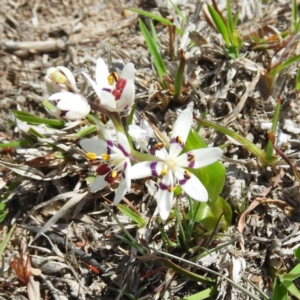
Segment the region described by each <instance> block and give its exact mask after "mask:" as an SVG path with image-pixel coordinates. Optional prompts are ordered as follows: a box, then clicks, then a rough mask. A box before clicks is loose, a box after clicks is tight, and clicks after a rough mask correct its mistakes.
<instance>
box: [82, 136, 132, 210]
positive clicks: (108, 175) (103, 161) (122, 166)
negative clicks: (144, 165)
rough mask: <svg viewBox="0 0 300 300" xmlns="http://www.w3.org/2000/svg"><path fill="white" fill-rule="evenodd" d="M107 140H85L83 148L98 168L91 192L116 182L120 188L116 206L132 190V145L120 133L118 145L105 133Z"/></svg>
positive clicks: (116, 194)
mask: <svg viewBox="0 0 300 300" xmlns="http://www.w3.org/2000/svg"><path fill="white" fill-rule="evenodd" d="M104 136H105V140H98V139H83V140H81V141H80V145H81V147H82V148H83V149H84V150H85V151H86V152H87V153H86V157H87V158H88V159H89V160H90V161H91V163H92V165H94V166H95V168H96V173H97V177H96V178H95V180H94V181H93V183H92V185H91V188H90V190H91V192H97V191H99V190H101V189H103V188H104V187H106V186H107V185H109V184H112V183H113V182H115V181H116V180H119V181H120V183H119V186H118V188H117V190H116V193H115V197H114V205H116V204H118V203H119V202H120V201H121V200H122V198H123V197H124V195H125V194H126V192H127V191H128V190H129V189H130V186H131V180H130V175H129V172H130V169H131V162H130V153H131V149H130V145H129V143H128V140H127V137H126V135H125V134H123V133H121V132H118V134H117V139H118V141H117V143H116V145H115V143H114V142H113V139H112V138H111V136H110V134H109V133H108V132H107V131H105V132H104Z"/></svg>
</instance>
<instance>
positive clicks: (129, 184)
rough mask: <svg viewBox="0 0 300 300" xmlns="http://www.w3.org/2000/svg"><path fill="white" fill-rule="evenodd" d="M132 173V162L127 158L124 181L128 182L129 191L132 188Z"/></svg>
mask: <svg viewBox="0 0 300 300" xmlns="http://www.w3.org/2000/svg"><path fill="white" fill-rule="evenodd" d="M130 171H131V162H130V159H129V158H126V166H125V165H124V180H125V182H126V186H127V190H129V189H130V187H131V179H130Z"/></svg>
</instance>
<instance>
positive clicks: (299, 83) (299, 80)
mask: <svg viewBox="0 0 300 300" xmlns="http://www.w3.org/2000/svg"><path fill="white" fill-rule="evenodd" d="M296 90H297V91H299V90H300V68H299V69H298V72H297V77H296Z"/></svg>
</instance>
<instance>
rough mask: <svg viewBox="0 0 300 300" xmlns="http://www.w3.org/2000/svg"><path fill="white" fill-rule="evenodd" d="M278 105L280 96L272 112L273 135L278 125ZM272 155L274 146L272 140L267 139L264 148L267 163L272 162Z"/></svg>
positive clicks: (279, 104)
mask: <svg viewBox="0 0 300 300" xmlns="http://www.w3.org/2000/svg"><path fill="white" fill-rule="evenodd" d="M280 107H281V100H280V97H279V96H278V99H277V105H276V108H275V113H274V117H273V121H272V128H271V130H270V131H271V132H272V133H273V134H274V135H275V134H276V130H277V125H278V121H279V115H280ZM273 156H274V147H273V144H272V142H271V141H270V140H269V141H268V144H267V148H266V162H267V164H269V162H272V159H273Z"/></svg>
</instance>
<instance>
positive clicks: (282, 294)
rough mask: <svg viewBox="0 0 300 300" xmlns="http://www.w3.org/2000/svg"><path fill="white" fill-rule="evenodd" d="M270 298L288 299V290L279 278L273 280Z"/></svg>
mask: <svg viewBox="0 0 300 300" xmlns="http://www.w3.org/2000/svg"><path fill="white" fill-rule="evenodd" d="M272 300H288V291H287V289H286V287H285V286H284V285H283V284H282V283H281V282H280V280H279V278H275V281H274V287H273V297H272Z"/></svg>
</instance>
